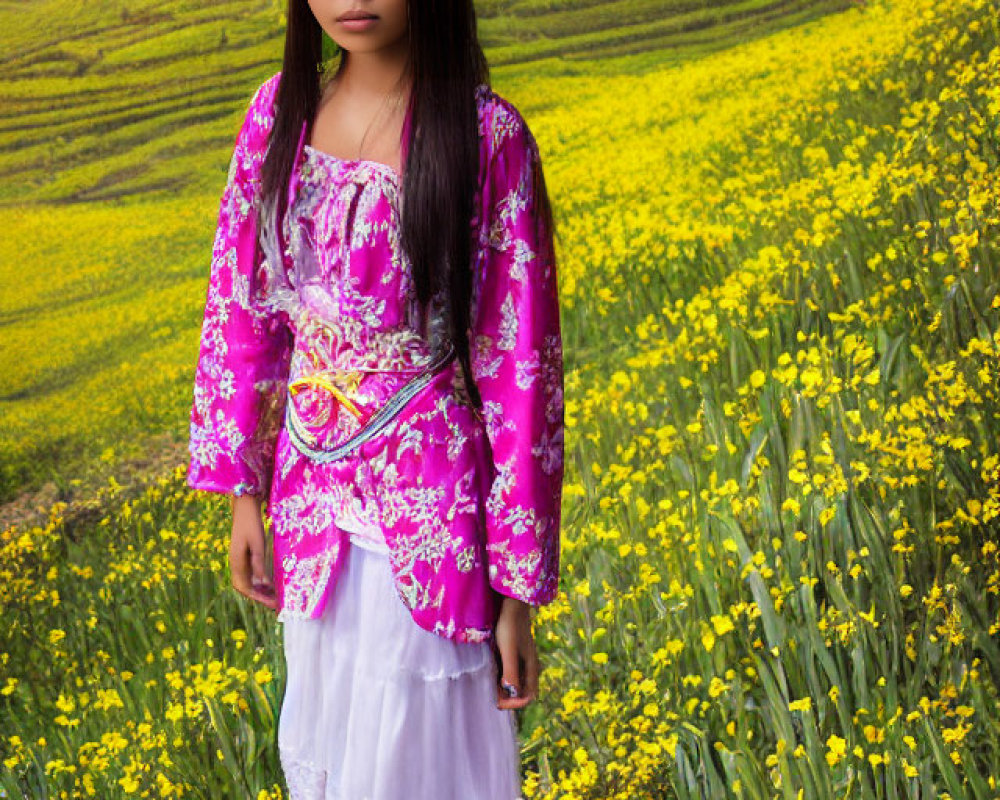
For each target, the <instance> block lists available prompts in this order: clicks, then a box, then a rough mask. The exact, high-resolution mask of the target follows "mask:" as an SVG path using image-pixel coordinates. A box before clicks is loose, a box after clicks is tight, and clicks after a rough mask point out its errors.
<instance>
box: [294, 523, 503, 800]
mask: <svg viewBox="0 0 1000 800" xmlns="http://www.w3.org/2000/svg"><path fill="white" fill-rule="evenodd" d="M378 544H379V543H378V542H373V541H372V540H371V538H368V539H365V538H364V537H360V536H359V537H355V536H354V535H352V537H351V546H350V548H349V549H348V552H347V554H346V559H345V561H344V564H343V571H342V572H341V573H340V575H339V576H338V577H337V579H336V583H335V584H334V587H333V590H332V593H331V595H330V597H329V598H328V602H327V605H326V609H325V611H324V614H323V616H322V617H321V618H319V619H315V620H310V619H291V620H287V621H285V622H284V649H285V660H286V664H287V668H288V679H287V684H286V688H285V696H284V700H283V702H282V708H281V717H280V721H279V726H278V747H279V753H280V757H281V763H282V768H283V770H284V773H285V779H286V782H287V784H288V789H289V792H290V797H291V800H403V799H404V798H406V800H425V799H426V800H431V799H432V798H433V800H451V799H453V800H519V798H520V754H519V747H518V741H517V733H516V728H515V720H514V712H513V711H509V710H506V711H505V710H500V709H498V708H497V707H496V689H495V686H496V666H495V662H494V660H493V653H492V650H491V646H490V644H489V643H488V642H482V643H477V644H469V643H460V642H456V641H453V640H450V639H446V638H444V637H442V636H438V635H437V634H434V633H431V632H430V631H427V630H424V629H423V628H421V627H419V626H418V625H417V624H416V623H415V622H414V621H413V619H412V617H411V616H410V613H409V611H408V609H407V608H406V606H405V605H404V604H403V601H402V599H401V598H400V597H399V595H398V594H397V593H396V589H395V586H394V585H393V583H392V574H391V571H390V567H389V561H388V557H387V555H386V554H385V553H384V552H383V551H382V549H380V548H379V546H378Z"/></svg>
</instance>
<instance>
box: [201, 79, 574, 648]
mask: <svg viewBox="0 0 1000 800" xmlns="http://www.w3.org/2000/svg"><path fill="white" fill-rule="evenodd" d="M280 75H281V73H280V72H278V73H276V74H275V75H274V76H272V77H271V78H269V79H268V80H267V81H265V82H264V83H263V84H262V85H261V86H260V88H259V89H258V90H257V92H256V93H255V95H254V97H253V100H252V101H251V103H250V107H249V109H248V111H247V114H246V118H245V121H244V123H243V126H242V128H241V129H240V132H239V135H238V137H237V140H236V145H235V149H234V152H233V157H232V161H231V164H230V170H229V176H228V181H227V185H226V188H225V191H224V193H223V195H222V200H221V207H220V212H219V223H218V230H217V233H216V238H215V244H214V248H213V258H212V266H211V272H210V277H209V285H208V292H207V298H206V305H205V317H204V323H203V327H202V335H201V345H200V353H199V359H198V363H197V368H196V373H195V382H194V402H193V406H192V410H191V429H190V453H191V460H190V464H189V468H188V477H187V481H188V484H189V485H190V486H191V487H193V488H195V489H202V490H206V491H214V492H225V493H232V494H236V495H241V494H257V495H260V496H264V497H267V498H268V510H269V513H270V515H271V519H272V527H273V532H274V555H275V559H274V565H275V568H274V573H275V584H276V589H277V592H278V598H279V601H280V606H281V615H282V616H281V618H283V619H289V618H312V619H317V618H319V617H320V616H321V615H322V612H323V609H324V607H325V603H326V600H327V597H328V596H329V594H330V590H331V587H332V585H333V581H335V580H336V576H337V575H338V573H339V571H340V568H341V566H342V561H343V558H344V556H345V554H346V549H347V546H348V536H349V533H348V532H347V531H346V530H345V527H344V524H345V523H346V522H348V521H350V522H351V523H352V524H354V525H355V527H356V525H357V524H358V523H360V524H363V525H377V526H378V527H379V529H380V530H381V533H382V537H383V538H384V541H385V543H386V545H387V546H388V548H389V560H390V565H391V567H392V572H393V580H394V584H395V586H396V589H397V591H398V592H399V594H400V596H401V597H402V599H403V601H404V602H405V604H406V606H407V608H408V609H409V611H410V614H411V615H412V617H413V619H414V620H415V621H416V622H417V623H418V624H419V625H420V626H421V627H423V628H425V629H427V630H430V631H432V632H434V633H437V634H439V635H441V636H444V637H447V638H454V639H457V640H459V641H484V640H487V639H489V638H490V637H491V636H492V628H493V625H494V623H495V620H496V614H497V613H498V611H499V601H500V599H501V597H500V595H509V596H511V597H517V598H520V599H521V600H523V601H525V602H527V603H531V604H532V605H542V604H545V603H548V602H551V601H552V600H553V599H554V597H555V594H556V591H557V584H558V577H559V539H560V502H561V496H562V478H563V360H562V340H561V336H560V319H559V302H558V291H557V277H556V264H555V257H554V250H553V245H552V236H551V231H550V230H548V229H547V228H546V226H545V225H544V223H543V220H542V217H541V215H540V214H539V213H538V208H537V205H536V197H537V186H538V183H537V181H538V179H539V178H540V175H541V165H540V159H539V153H538V148H537V145H536V143H535V140H534V137H533V136H532V134H531V132H530V130H529V129H528V126H527V124H526V123H525V121H524V119H523V117H522V116H521V115H520V114H519V112H518V111H517V110H516V109H515V108H514V107H513V106H512V105H511V104H510V103H509V102H508V101H506V100H505V99H503V98H501V97H500V96H499V95H497V94H496V93H494V92H493V91H492V90H491V89H490V88H489V87H487V86H485V85H483V86H480V87H479V88H478V89H477V93H476V98H477V107H478V111H479V122H480V153H481V158H480V186H479V190H478V192H477V199H476V203H475V212H474V219H473V221H472V230H471V231H470V234H471V235H472V237H473V243H474V251H473V269H474V278H473V313H472V324H471V328H470V345H471V350H472V367H473V376H474V378H475V381H476V385H477V387H478V388H479V390H480V393H481V395H482V399H483V408H482V413H481V416H480V415H479V414H477V413H476V411H475V409H473V408H472V406H471V405H470V404H469V403H468V401H467V400H466V398H465V395H464V392H463V391H462V385H461V368H460V367H459V364H458V362H457V360H456V361H452V362H451V363H450V364H449V365H448V366H447V367H446V368H445V369H444V370H443V371H442V372H440V373H439V374H438V375H437V376H436V377H435V378H434V379H433V380H432V381H431V383H430V384H429V385H428V386H426V387H425V388H423V389H422V390H421V391H420V392H419V393H418V394H417V395H416V396H415V397H414V398H413V400H411V401H410V403H409V404H408V405H407V406H406V408H405V409H404V410H403V412H402V413H401V414H400V415H399V416H398V417H397V418H396V419H395V420H394V421H393V422H392V423H391V424H390V425H389V427H388V428H386V429H385V430H384V431H383V432H382V433H381V434H379V435H378V436H376V437H375V438H373V439H372V440H370V441H368V442H366V443H365V444H363V445H362V446H361V447H360V448H359V449H358V450H357V451H355V452H354V453H352V454H351V455H349V456H347V457H345V458H344V459H342V460H340V461H336V462H332V463H322V462H319V461H314V460H312V459H310V458H309V457H307V456H306V455H304V454H303V453H301V452H300V451H299V450H298V449H297V448H296V447H295V445H294V444H293V443H292V441H291V440H290V438H289V435H288V429H287V426H286V425H285V424H284V420H285V414H286V413H287V412H288V411H289V410H290V409H288V408H286V406H287V405H289V404H294V409H291V410H294V411H296V412H297V413H298V417H299V419H300V420H302V421H303V422H304V423H305V424H306V426H307V427H308V431H309V432H310V434H311V436H312V438H313V440H314V442H315V444H316V445H318V446H320V447H329V446H331V445H334V444H337V443H339V442H342V441H344V440H345V439H346V438H347V437H349V436H350V435H351V434H352V433H353V432H355V431H356V430H357V429H358V428H359V427H360V426H361V424H362V421H363V420H364V419H366V418H367V416H369V415H370V414H371V413H372V412H373V411H374V409H377V408H379V407H380V406H381V405H382V404H383V403H384V401H385V399H386V398H387V397H388V396H390V395H391V394H392V393H393V392H394V391H395V390H396V389H398V388H399V387H400V386H401V385H402V384H403V383H405V382H406V381H407V379H409V378H410V377H412V376H413V374H415V373H416V372H418V371H419V370H420V368H421V366H422V365H424V364H426V363H427V362H428V361H429V360H430V359H431V357H432V356H433V354H434V353H435V351H436V348H438V347H440V346H441V345H442V343H443V342H446V341H447V335H446V332H445V328H444V325H443V317H442V316H441V313H440V302H438V304H437V305H435V306H434V308H435V313H434V314H433V315H432V318H431V320H432V321H431V325H430V327H429V329H428V330H426V331H423V332H418V324H417V316H416V308H417V306H416V298H415V289H414V287H413V284H412V280H411V276H410V273H409V262H408V259H406V258H405V256H404V254H403V250H402V247H401V242H400V228H399V214H400V210H401V208H402V203H403V197H402V188H403V179H402V177H401V176H400V175H399V174H398V173H396V172H395V170H393V169H392V168H390V167H389V166H387V165H385V164H380V163H378V162H373V161H367V160H341V159H339V158H336V157H334V156H333V155H331V154H328V153H324V152H322V151H319V150H316V149H314V148H312V147H311V146H310V145H308V144H306V143H305V137H306V126H305V125H304V126H303V130H302V134H303V135H302V136H301V137H299V147H298V151H297V155H296V161H295V170H294V171H293V175H292V180H291V182H290V185H289V187H288V188H289V195H288V196H289V198H290V199H291V202H290V204H289V209H288V211H287V213H286V215H285V217H284V219H283V220H282V228H281V230H282V238H281V239H280V240H278V239H277V237H276V235H275V234H276V231H274V230H273V228H274V226H268V225H266V224H263V225H261V228H262V232H263V233H264V234H265V235H264V236H262V239H263V245H262V247H261V248H257V247H256V239H257V232H258V221H259V220H267V219H268V218H269V217H268V216H267V215H266V211H267V210H266V209H262V208H261V203H260V199H261V198H260V194H261V192H260V168H261V164H262V162H263V159H264V155H265V153H266V148H267V138H268V134H269V131H270V129H271V125H272V123H273V116H274V113H273V102H274V96H275V92H276V89H277V86H278V81H279V80H280ZM404 144H405V143H404ZM438 300H439V301H440V298H438ZM296 381H298V383H296ZM290 384H292V385H294V386H295V388H294V390H293V391H292V392H291V393H290V394H289V385H290ZM288 398H290V399H288ZM346 527H351V526H350V525H347V526H346Z"/></svg>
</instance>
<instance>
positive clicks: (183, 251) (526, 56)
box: [0, 0, 844, 501]
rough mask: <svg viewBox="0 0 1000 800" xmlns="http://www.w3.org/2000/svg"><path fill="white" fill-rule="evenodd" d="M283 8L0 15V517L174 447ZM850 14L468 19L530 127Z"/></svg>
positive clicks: (147, 0) (759, 11)
mask: <svg viewBox="0 0 1000 800" xmlns="http://www.w3.org/2000/svg"><path fill="white" fill-rule="evenodd" d="M279 5H280V4H278V3H276V2H256V3H237V2H215V3H203V4H199V3H184V2H179V1H178V0H167V1H166V2H164V1H163V0H157V1H156V2H154V1H153V0H144V1H140V0H134V1H130V2H111V3H80V2H71V1H70V0H30V2H22V3H17V4H13V3H7V4H0V26H2V27H0V30H2V31H3V34H2V36H3V41H4V47H3V48H2V50H3V53H2V54H0V63H2V65H3V69H2V71H0V176H2V180H0V225H2V227H3V230H4V237H3V239H2V240H0V286H2V287H3V288H2V289H0V326H2V327H0V345H2V347H0V367H2V369H0V403H2V414H3V417H4V436H3V438H2V439H0V501H2V500H6V499H9V498H11V497H14V496H15V495H17V494H18V493H19V492H22V491H24V490H26V489H33V488H36V487H38V486H39V485H41V484H43V483H45V482H48V483H49V484H50V485H51V484H53V483H54V484H55V485H56V487H57V489H56V491H57V493H60V494H66V493H67V492H69V491H70V489H71V483H72V482H73V481H76V480H79V479H80V478H81V477H84V478H86V479H89V478H92V477H95V476H96V477H101V476H103V475H106V474H108V473H109V472H111V471H113V470H115V469H117V468H118V466H120V465H121V464H122V460H123V459H125V458H144V457H145V455H146V453H147V452H148V451H149V449H150V448H151V447H153V446H154V445H152V444H151V443H150V439H149V437H150V436H151V435H155V434H160V433H167V434H170V435H175V436H176V446H178V447H180V446H182V444H183V442H182V441H181V440H182V437H183V436H184V434H185V426H186V414H187V406H188V404H189V400H190V397H189V392H190V382H191V378H192V372H191V370H192V368H193V360H194V357H195V355H196V347H197V338H196V337H197V328H198V322H199V315H200V308H201V305H202V303H203V301H204V286H205V281H206V279H207V259H208V256H209V250H210V247H211V236H212V229H213V226H214V222H215V214H216V211H217V203H218V197H219V194H220V193H221V189H222V185H223V183H224V181H225V172H226V167H227V164H228V158H229V155H230V153H231V149H232V144H233V140H234V137H235V131H236V129H237V127H238V125H239V122H240V120H241V118H242V114H243V112H244V110H245V107H246V103H247V102H248V100H249V97H250V95H251V93H252V91H253V89H254V88H255V87H256V86H257V85H258V84H259V83H260V82H261V81H262V80H263V79H264V78H266V77H268V76H269V75H271V74H272V73H273V72H274V70H276V69H277V68H278V67H279V65H280V62H279V58H280V53H281V47H282V41H281V37H282V35H283V34H282V23H281V14H280V11H279ZM843 5H844V2H842V0H836V2H834V1H832V0H823V1H822V2H808V3H806V2H782V3H778V4H774V3H763V2H758V0H753V2H749V3H748V2H745V0H744V1H742V2H727V1H726V0H714V2H703V0H697V1H696V2H691V1H690V0H688V1H687V2H681V0H669V2H665V1H664V0H656V2H651V1H650V0H607V1H606V2H593V0H579V1H578V2H561V3H541V2H534V1H532V2H506V1H503V2H499V1H497V0H494V1H493V2H487V3H483V4H482V5H481V7H480V13H481V20H482V28H483V38H484V41H485V42H486V44H487V47H488V54H489V56H490V59H491V62H492V64H493V65H494V66H495V68H496V69H495V79H496V80H495V83H496V85H497V88H498V89H499V90H501V92H503V93H505V94H507V95H508V96H510V97H511V98H512V99H514V100H516V101H518V103H519V104H520V105H521V106H522V107H523V110H524V112H525V113H526V114H527V115H528V116H529V119H533V118H534V117H535V115H536V113H537V112H538V111H540V110H542V109H543V108H544V107H546V106H547V105H549V104H550V103H551V99H552V95H551V92H550V91H548V90H546V89H544V88H543V89H542V91H537V92H536V91H535V90H534V89H532V88H531V87H533V86H544V83H543V79H544V78H545V76H547V75H548V76H553V77H554V76H556V75H578V76H581V77H585V76H587V75H591V74H608V75H612V74H615V73H616V72H622V71H632V72H641V71H643V70H647V69H649V68H650V66H651V65H653V64H657V63H660V64H662V63H664V62H666V61H671V60H678V59H680V60H683V59H687V58H691V57H693V56H696V55H700V54H702V53H704V52H707V51H708V50H711V49H715V48H720V47H724V46H727V45H730V44H732V43H734V42H737V41H739V40H742V39H747V38H751V37H753V36H759V35H762V34H764V33H766V32H768V31H770V30H773V29H776V28H779V27H781V26H783V25H787V24H791V23H794V22H801V21H802V20H803V19H804V18H807V17H812V16H817V15H819V14H821V13H823V12H825V11H828V10H830V9H834V8H840V7H843ZM623 53H624V54H629V55H621V54H623ZM609 54H618V55H617V57H616V58H614V59H609V58H607V56H608V55H609ZM557 55H558V56H559V57H555V56H557ZM594 56H601V59H600V60H596V61H595V60H592V58H591V57H594ZM584 58H587V59H591V60H581V59H584ZM562 135H563V136H570V135H573V134H572V133H571V132H570V131H564V132H563V133H562ZM157 441H158V442H159V441H160V440H157ZM155 446H156V447H161V446H162V445H161V444H156V445H155Z"/></svg>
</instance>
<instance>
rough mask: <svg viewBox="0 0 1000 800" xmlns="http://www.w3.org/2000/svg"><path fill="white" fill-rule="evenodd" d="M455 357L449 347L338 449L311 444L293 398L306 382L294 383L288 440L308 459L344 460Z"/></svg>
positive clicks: (321, 383) (323, 384)
mask: <svg viewBox="0 0 1000 800" xmlns="http://www.w3.org/2000/svg"><path fill="white" fill-rule="evenodd" d="M454 357H455V349H454V347H453V346H449V347H448V348H447V349H446V350H444V351H442V352H441V353H440V354H439V355H437V356H436V357H435V358H434V360H433V361H431V363H430V364H428V365H427V367H426V368H425V369H424V370H423V371H422V372H420V373H419V374H418V375H416V376H415V377H414V378H412V379H410V380H409V381H408V382H407V383H406V384H405V385H403V387H402V388H400V389H399V390H398V391H397V392H396V393H395V394H393V395H392V396H391V397H390V398H389V399H388V400H386V402H385V405H383V406H382V407H381V408H380V409H379V410H378V411H377V412H375V414H373V415H372V417H371V418H370V419H369V420H368V422H366V423H365V424H364V425H363V426H362V427H361V428H360V429H359V430H358V431H357V432H356V433H355V434H354V435H353V436H351V437H350V438H349V439H347V441H345V442H342V443H341V444H339V445H337V446H336V447H333V448H329V449H325V448H317V447H314V446H313V445H312V444H310V440H311V439H313V438H314V437H313V436H312V434H310V433H309V431H307V430H306V427H305V425H304V424H303V422H302V420H301V418H300V417H299V413H298V411H297V410H296V408H295V403H294V401H293V398H292V394H293V391H294V389H293V386H295V387H296V388H297V387H298V385H300V384H301V383H302V382H303V381H301V380H300V381H294V382H293V383H292V384H289V388H288V397H287V402H286V404H285V427H286V428H287V429H288V437H289V439H290V440H291V442H292V444H294V445H295V447H296V448H297V449H298V450H299V451H300V452H301V453H302V454H303V455H306V456H309V458H311V459H313V460H314V461H319V462H323V463H327V462H330V461H336V460H337V459H340V458H343V457H344V456H346V455H347V454H348V453H350V452H351V451H352V450H354V449H356V448H357V447H358V446H360V445H362V444H364V443H365V442H367V441H368V440H369V439H371V438H372V437H374V436H376V435H377V434H378V433H379V432H380V431H381V430H382V429H383V428H385V426H386V425H388V424H389V423H390V422H392V420H394V419H395V418H396V417H397V416H399V413H400V412H401V411H402V410H403V408H405V406H406V404H407V403H408V402H409V401H410V399H411V398H412V397H413V396H414V395H415V394H416V393H417V392H419V391H420V390H421V389H423V388H424V387H425V386H427V385H428V384H429V383H430V382H431V380H432V379H433V378H434V376H435V375H436V374H437V373H438V372H440V371H441V370H442V369H443V368H444V367H445V366H447V364H448V362H450V361H451V360H452V359H453V358H454ZM314 382H315V383H317V385H319V386H321V387H322V388H324V389H327V390H328V391H330V392H331V393H332V394H333V395H334V396H335V397H336V398H337V400H339V401H340V402H342V403H343V404H344V406H345V408H347V410H348V411H350V412H351V413H352V414H354V416H356V417H357V416H360V412H359V411H358V409H357V408H356V407H355V406H354V404H353V403H351V402H350V400H349V399H348V398H347V397H346V396H345V395H344V394H343V392H341V391H340V389H339V388H338V387H337V386H335V385H334V384H333V383H332V382H330V381H325V380H317V381H314Z"/></svg>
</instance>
